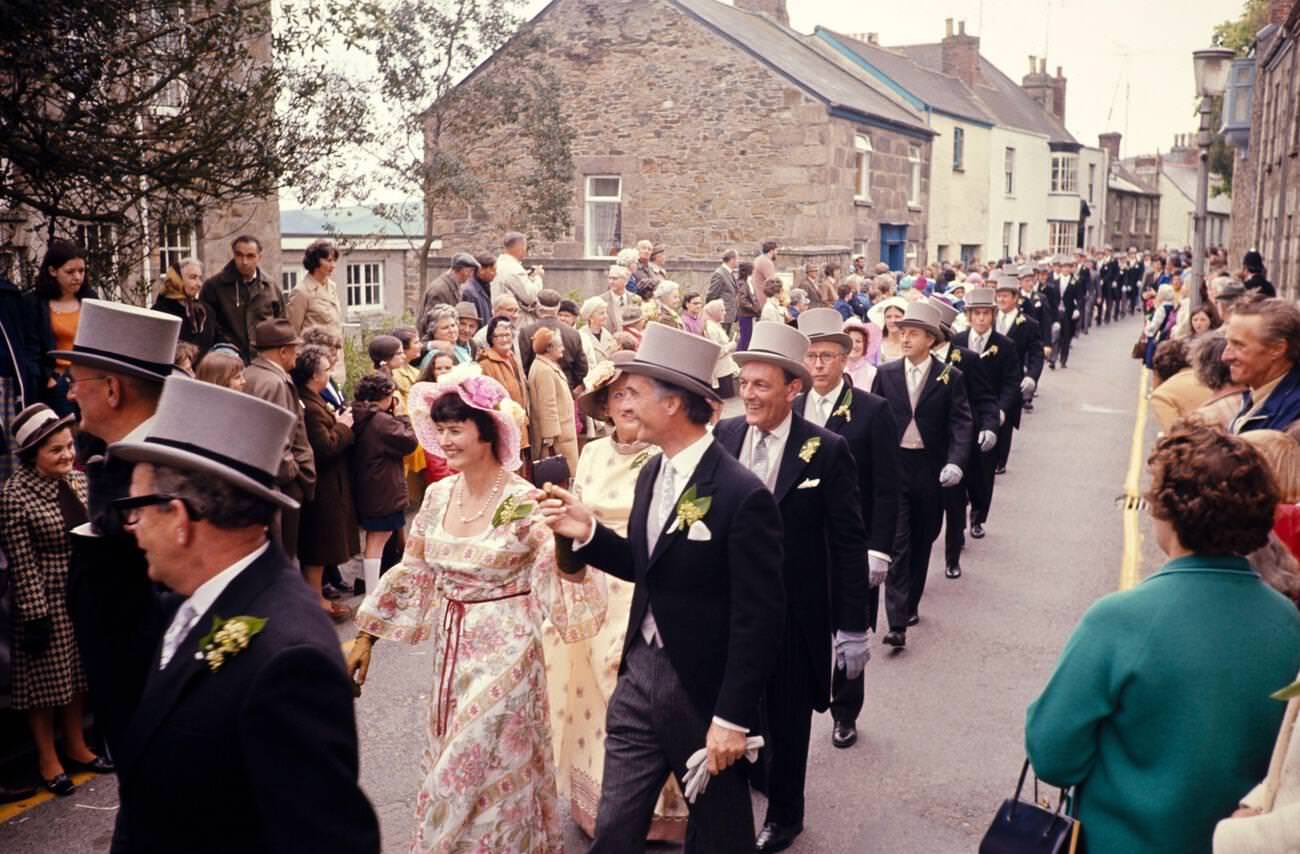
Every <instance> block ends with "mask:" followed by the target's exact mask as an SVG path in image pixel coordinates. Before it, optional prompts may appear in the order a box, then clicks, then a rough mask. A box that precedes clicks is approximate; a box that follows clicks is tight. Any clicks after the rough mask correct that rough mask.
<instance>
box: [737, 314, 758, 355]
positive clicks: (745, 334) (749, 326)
mask: <svg viewBox="0 0 1300 854" xmlns="http://www.w3.org/2000/svg"><path fill="white" fill-rule="evenodd" d="M736 323H737V325H739V326H740V338H739V340H738V341H737V342H736V349H737V350H748V349H749V339H750V337H751V336H753V334H754V318H752V317H738V318H736Z"/></svg>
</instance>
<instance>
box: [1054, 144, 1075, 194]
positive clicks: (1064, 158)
mask: <svg viewBox="0 0 1300 854" xmlns="http://www.w3.org/2000/svg"><path fill="white" fill-rule="evenodd" d="M1051 192H1053V193H1075V194H1077V193H1078V192H1079V156H1078V155H1077V154H1053V155H1052V188H1051Z"/></svg>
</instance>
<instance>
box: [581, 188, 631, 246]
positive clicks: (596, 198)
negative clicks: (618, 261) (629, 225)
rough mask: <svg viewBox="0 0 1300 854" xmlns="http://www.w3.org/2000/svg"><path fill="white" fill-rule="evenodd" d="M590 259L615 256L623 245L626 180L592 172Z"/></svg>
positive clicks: (588, 210) (588, 234)
mask: <svg viewBox="0 0 1300 854" xmlns="http://www.w3.org/2000/svg"><path fill="white" fill-rule="evenodd" d="M585 220H586V221H585V223H584V225H585V229H584V231H585V234H586V249H585V254H586V256H587V257H588V258H612V257H614V256H615V255H617V254H618V250H619V249H621V248H622V246H623V179H622V178H620V177H619V176H617V175H588V176H587V203H586V217H585Z"/></svg>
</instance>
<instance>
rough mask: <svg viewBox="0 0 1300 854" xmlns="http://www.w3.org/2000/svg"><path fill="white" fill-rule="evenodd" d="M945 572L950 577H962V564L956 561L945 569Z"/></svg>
mask: <svg viewBox="0 0 1300 854" xmlns="http://www.w3.org/2000/svg"><path fill="white" fill-rule="evenodd" d="M943 574H944V575H946V576H948V577H949V578H961V564H959V563H954V564H953V565H952V566H950V567H948V568H947V569H945V570H944V571H943Z"/></svg>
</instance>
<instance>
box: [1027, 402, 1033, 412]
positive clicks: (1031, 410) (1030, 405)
mask: <svg viewBox="0 0 1300 854" xmlns="http://www.w3.org/2000/svg"><path fill="white" fill-rule="evenodd" d="M1033 411H1034V405H1033V404H1032V403H1026V404H1025V412H1033Z"/></svg>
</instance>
